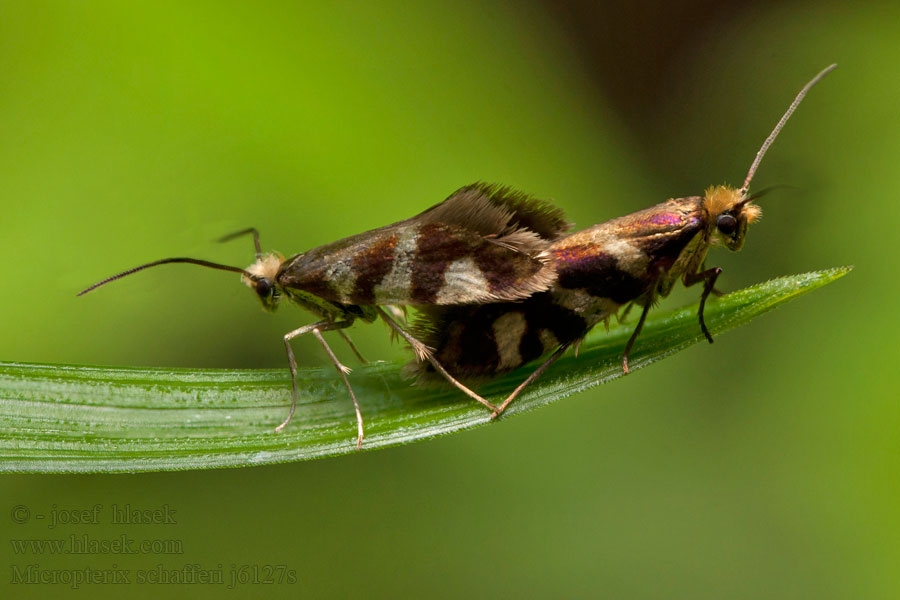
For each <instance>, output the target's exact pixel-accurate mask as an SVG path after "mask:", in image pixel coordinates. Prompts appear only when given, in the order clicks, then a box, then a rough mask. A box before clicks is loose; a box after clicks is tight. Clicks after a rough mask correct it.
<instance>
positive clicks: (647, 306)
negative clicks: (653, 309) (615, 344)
mask: <svg viewBox="0 0 900 600" xmlns="http://www.w3.org/2000/svg"><path fill="white" fill-rule="evenodd" d="M651 304H653V302H651V301H650V299H648V300H647V304H645V305H644V310H642V311H641V318H640V319H639V320H638V324H637V327H635V328H634V333H632V334H631V337H630V338H628V343H627V344H625V352H624V354H622V370H623V371H624V372H625V374H626V375H627V374H628V373H630V372H631V370H630V369H629V368H628V353H629V352H631V347H632V346H634V341H635V340H636V339H637V337H638V335H640V333H641V329H643V328H644V321H645V320H646V319H647V313H648V312H650V305H651Z"/></svg>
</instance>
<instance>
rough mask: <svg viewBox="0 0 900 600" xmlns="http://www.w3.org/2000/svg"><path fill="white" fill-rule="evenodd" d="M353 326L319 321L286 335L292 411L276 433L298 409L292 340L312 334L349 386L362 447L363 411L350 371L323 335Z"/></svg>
mask: <svg viewBox="0 0 900 600" xmlns="http://www.w3.org/2000/svg"><path fill="white" fill-rule="evenodd" d="M352 324H353V321H339V322H336V323H332V322H329V321H319V322H318V323H313V324H311V325H304V326H303V327H300V328H298V329H295V330H294V331H291V332H289V333H286V334H285V335H284V347H285V349H286V350H287V355H288V366H289V367H290V369H291V410H290V412H289V413H288V416H287V418H286V419H285V420H284V422H283V423H282V424H281V425H279V426H278V427H276V428H275V432H276V433H280V432H281V431H284V428H285V427H287V425H288V423H290V422H291V418H292V417H293V416H294V410H296V408H297V396H298V393H297V359H296V358H294V350H293V349H292V348H291V340H292V339H294V338H295V337H299V336H301V335H304V334H307V333H312V334H313V335H314V336H315V338H316V339H317V340H319V343H320V344H322V346H323V347H324V348H325V352H326V353H327V354H328V357H329V358H331V362H332V363H334V367H335V368H336V369H337V371H338V375H340V376H341V379H343V380H344V385H345V386H347V391H348V392H350V399H351V400H353V408H354V409H356V430H357V437H356V448H357V449H359V448H360V447H362V440H363V418H362V411H360V409H359V402H358V401H357V400H356V394H355V393H353V388H352V387H350V382H349V381H348V380H347V372H348V371H349V370H350V369H348V368H347V367H345V366H344V365H342V364H341V361H339V360H338V358H337V356H335V354H334V352H332V350H331V347H330V346H329V345H328V342H326V341H325V338H324V337H322V333H321V332H323V331H333V330H340V329H343V328H345V327H349V326H350V325H352Z"/></svg>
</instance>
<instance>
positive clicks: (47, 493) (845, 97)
mask: <svg viewBox="0 0 900 600" xmlns="http://www.w3.org/2000/svg"><path fill="white" fill-rule="evenodd" d="M831 62H837V63H839V64H840V67H839V69H838V70H837V71H835V72H834V73H833V74H832V75H830V76H829V77H828V78H827V79H825V80H824V81H823V82H822V83H821V84H820V85H819V86H818V87H817V88H816V89H814V90H813V92H812V93H811V94H810V96H809V97H808V99H807V100H806V102H805V103H804V105H803V106H801V108H800V109H799V111H798V112H797V113H796V115H795V117H794V119H793V120H792V121H791V122H790V123H789V124H788V126H787V127H786V129H785V131H784V133H783V135H782V137H781V138H780V139H779V140H778V141H777V142H776V144H775V145H774V146H773V148H772V149H771V151H770V152H769V154H768V155H767V158H766V160H765V161H764V162H763V165H762V167H761V169H760V171H759V173H758V176H757V178H756V180H755V182H754V187H755V189H762V188H763V187H766V186H769V185H773V184H790V185H792V186H796V187H795V189H788V190H781V191H778V192H773V193H772V194H771V195H770V196H768V197H766V198H765V199H764V200H763V201H762V204H763V205H764V208H765V217H764V219H763V220H762V222H761V223H760V224H758V225H754V227H753V229H752V231H751V232H750V234H749V237H748V241H747V245H746V247H745V249H744V250H743V251H742V252H741V253H740V254H735V255H732V254H730V253H728V252H725V251H721V250H720V251H717V252H716V253H715V254H713V255H712V264H718V265H721V266H722V267H723V268H724V270H725V272H724V275H723V277H722V278H721V279H720V280H719V281H720V287H722V288H723V289H726V290H730V289H736V288H739V287H743V286H745V285H749V284H752V283H754V282H758V281H761V280H764V279H767V278H770V277H773V276H777V275H782V274H789V273H796V272H801V271H806V270H812V269H818V268H825V267H831V266H836V265H843V264H855V265H856V269H855V270H854V271H853V272H852V273H851V274H850V275H849V276H848V277H846V278H845V279H842V280H841V281H839V282H837V283H836V284H834V285H832V286H829V287H827V288H825V289H823V290H821V291H818V292H816V293H814V294H812V295H810V296H807V297H804V298H802V299H801V300H799V301H797V302H796V303H793V304H791V305H789V306H788V307H786V308H783V309H780V310H778V311H776V312H775V313H773V314H771V315H768V316H766V317H764V318H762V319H760V320H758V321H756V322H755V323H753V324H751V325H750V326H747V327H744V328H742V329H740V330H737V331H735V332H732V333H729V334H727V335H723V336H721V337H720V339H719V340H718V341H717V343H716V344H715V345H714V346H709V345H706V344H702V345H697V346H695V347H693V348H691V349H690V350H688V351H685V352H683V353H681V354H679V355H677V356H675V357H673V358H671V359H668V360H666V361H664V362H662V363H661V364H658V365H654V366H653V367H652V368H650V369H647V370H644V371H641V372H639V373H636V374H635V375H633V376H631V377H628V378H625V379H623V380H618V381H616V382H615V383H612V384H609V385H605V386H602V387H600V388H598V389H595V390H593V391H591V392H590V393H584V394H581V395H579V396H576V397H574V398H570V399H568V400H566V401H565V402H561V403H557V404H555V405H553V406H552V407H549V408H546V409H542V410H540V411H536V412H533V413H530V414H528V415H526V416H523V417H519V418H515V419H510V420H507V421H504V422H501V423H498V424H496V425H494V426H491V427H483V428H480V429H478V430H477V431H473V432H468V433H463V434H457V435H452V436H449V437H445V438H442V439H438V440H434V441H431V442H427V443H419V444H414V445H411V446H407V447H402V448H397V449H392V450H387V451H379V452H371V453H365V452H363V453H359V454H356V455H352V456H347V457H344V458H339V459H330V460H320V461H313V462H309V463H302V464H287V465H281V466H276V467H266V468H257V469H237V470H220V471H209V472H186V473H160V474H149V475H139V476H137V475H135V476H71V477H48V476H4V477H3V478H2V480H0V481H2V486H0V487H2V491H0V498H2V500H3V504H2V506H0V508H2V509H3V511H4V512H2V514H3V515H7V514H9V513H8V511H9V509H10V507H12V506H13V505H16V504H22V505H26V506H28V507H30V509H31V510H32V512H35V513H37V512H47V511H49V510H51V507H52V505H57V507H58V508H60V509H73V508H90V507H91V506H93V505H94V504H97V503H101V504H103V505H104V506H107V507H108V506H110V505H111V504H113V503H118V504H119V505H122V504H125V503H130V504H131V505H132V507H141V508H154V507H158V506H162V505H168V506H170V507H171V509H174V510H177V520H178V523H177V525H174V526H170V527H168V528H164V527H161V526H157V527H152V526H129V527H126V528H124V529H123V526H114V525H110V524H104V525H98V526H91V527H87V528H86V526H69V527H68V528H65V527H60V528H59V529H57V530H56V531H55V532H54V531H49V530H48V529H47V527H46V526H45V525H41V524H38V523H37V522H35V521H32V522H30V523H27V524H24V525H19V524H15V523H13V522H12V520H11V519H9V518H7V517H6V516H3V517H2V519H3V530H4V532H6V534H7V535H6V536H5V537H6V538H7V539H4V542H3V543H4V545H3V556H4V557H5V561H4V564H3V569H4V570H3V575H2V582H3V585H4V586H9V584H10V573H11V566H12V565H19V566H20V567H21V566H22V565H27V564H38V565H39V566H40V568H42V569H69V568H78V567H82V568H83V567H85V566H91V567H93V568H97V569H101V568H109V567H110V566H111V565H112V564H116V565H118V567H119V568H129V569H138V568H152V567H154V566H155V565H157V564H162V565H164V566H166V567H167V568H180V567H181V566H183V565H185V564H194V563H195V564H198V565H200V566H201V567H202V568H216V565H218V564H221V565H223V568H224V569H225V571H226V572H227V571H228V569H229V567H230V565H236V566H237V567H241V566H243V565H250V566H253V565H257V566H265V565H279V564H280V565H287V567H288V568H291V569H294V570H295V571H296V574H297V581H296V583H294V584H286V583H283V584H281V585H251V584H247V585H244V586H241V587H239V588H238V589H235V590H231V591H230V593H232V594H234V595H240V596H243V597H251V596H260V597H261V596H265V597H283V596H284V597H287V596H289V595H290V597H304V598H319V597H347V596H350V595H351V594H352V595H354V596H357V597H403V596H411V595H413V594H415V595H417V596H425V597H459V596H462V595H466V596H469V597H498V596H504V597H508V596H513V595H515V596H518V597H551V596H552V597H609V598H726V597H727V598H760V597H767V598H798V597H817V598H849V597H856V598H896V597H898V595H900V575H898V569H897V565H898V564H900V542H898V539H900V538H898V536H900V511H898V495H900V494H898V491H900V489H898V488H900V486H898V467H900V460H898V458H900V442H898V439H900V436H898V434H900V430H898V425H900V411H898V402H897V398H898V391H897V389H898V386H897V384H898V376H897V367H896V362H897V360H898V357H900V351H898V345H897V343H896V340H897V339H898V333H900V332H898V322H900V320H898V318H897V316H896V309H895V306H896V303H897V293H898V283H897V276H896V275H897V271H896V266H891V265H896V262H895V258H896V256H897V246H896V239H897V236H896V233H895V232H894V231H893V229H892V225H891V224H892V223H897V222H900V219H898V216H900V215H898V213H900V209H898V206H900V202H898V200H897V198H896V197H895V196H896V194H895V193H894V192H893V191H892V190H895V189H896V187H895V186H896V183H897V175H896V173H897V164H898V162H900V117H898V111H897V107H898V99H900V80H898V78H897V75H896V71H897V67H896V65H897V64H900V10H898V8H897V6H896V4H895V3H884V4H879V3H869V4H866V5H861V6H856V7H854V8H852V9H851V8H849V7H848V6H847V5H845V4H844V3H837V2H834V3H829V2H802V1H794V2H764V3H750V2H735V3H728V4H727V5H725V4H720V3H714V2H711V1H708V0H690V1H688V2H686V3H679V4H678V5H677V6H673V5H669V4H667V3H662V2H652V1H651V2H645V3H637V5H636V6H634V7H630V8H625V7H621V6H620V7H607V6H603V5H594V4H591V3H586V2H578V1H573V0H568V1H563V2H546V3H541V2H525V3H519V2H510V3H503V4H493V3H491V4H488V3H482V2H446V3H435V2H430V3H422V4H418V5H412V4H409V3H403V2H397V3H383V2H379V3H363V2H358V3H340V4H331V3H329V4H328V5H327V6H326V5H325V4H307V3H297V2H268V3H237V2H209V3H206V2H190V3H182V2H166V3H163V2H147V3H137V2H89V3H82V2H24V1H20V2H2V3H0V182H2V189H3V192H2V194H3V200H2V202H3V212H2V220H0V228H2V229H0V233H2V236H0V239H2V244H3V248H4V256H5V259H6V260H5V262H4V266H3V267H2V274H3V277H2V279H3V281H4V282H5V283H4V286H3V289H4V293H3V294H2V295H0V314H2V315H3V335H2V337H0V358H2V359H3V360H17V361H40V362H63V363H81V364H108V365H161V366H162V365H165V366H193V367H229V366H232V367H253V366H258V367H282V366H284V365H285V358H284V350H283V347H282V344H281V341H280V336H281V335H282V334H283V333H284V332H285V331H288V330H289V329H291V328H294V327H297V326H298V325H299V324H302V323H306V322H309V316H308V315H306V314H304V313H303V312H302V311H300V310H298V309H296V308H293V307H285V308H283V309H282V310H281V311H280V312H279V313H277V314H276V315H274V316H272V315H268V314H265V313H263V312H262V310H261V309H260V308H259V305H258V303H257V301H256V299H255V298H254V297H253V295H252V293H251V292H250V291H249V290H247V289H246V288H244V287H243V286H241V285H240V284H239V282H238V281H237V278H236V277H235V276H231V275H226V274H223V273H220V272H214V271H207V270H203V269H199V268H192V267H184V266H172V267H165V268H160V269H157V270H154V271H148V272H146V273H143V274H141V275H140V276H136V277H133V278H130V279H127V280H124V281H121V282H118V283H116V284H115V285H114V286H110V287H109V288H106V289H104V290H102V291H99V292H97V293H95V294H92V295H91V296H87V297H84V298H79V299H76V298H75V292H76V291H78V290H79V289H81V288H83V287H84V286H86V285H87V284H89V283H92V282H93V281H96V280H97V279H99V278H102V277H105V276H107V275H109V274H112V273H114V272H116V271H118V270H121V269H124V268H127V267H131V266H134V265H135V264H139V263H142V262H145V261H149V260H153V259H157V258H162V257H166V256H182V255H188V256H197V257H201V258H206V259H210V260H216V261H221V262H225V263H229V264H237V265H241V266H243V265H246V264H249V263H250V262H251V260H252V248H251V243H250V241H249V240H240V241H235V242H233V243H230V244H226V245H219V244H214V243H212V242H211V240H213V239H215V238H216V237H218V236H220V235H222V234H224V233H227V232H230V231H232V230H235V229H239V228H243V227H246V226H251V225H252V226H256V227H258V228H259V229H260V231H261V232H262V242H263V245H264V247H265V248H267V249H277V250H280V251H281V252H284V253H294V252H298V251H301V250H304V249H307V248H310V247H313V246H316V245H318V244H322V243H326V242H330V241H332V240H334V239H337V238H340V237H343V236H346V235H350V234H353V233H358V232H360V231H362V230H365V229H370V228H373V227H376V226H380V225H384V224H387V223H389V222H392V221H395V220H399V219H403V218H406V217H408V216H410V215H412V214H415V213H416V212H418V211H420V210H421V209H423V208H425V207H427V206H430V205H431V204H433V203H435V202H437V201H439V200H441V199H443V198H444V197H445V196H446V195H447V194H448V193H450V192H451V191H453V190H454V189H456V188H457V187H459V186H461V185H464V184H467V183H470V182H473V181H476V180H486V181H496V182H503V183H506V184H511V185H514V186H516V187H519V188H521V189H523V190H526V191H528V192H531V193H534V194H536V195H538V196H539V197H543V198H549V199H553V200H554V201H556V202H557V203H558V204H559V205H560V206H562V207H564V208H565V209H566V211H567V212H568V214H569V215H570V217H571V218H572V219H573V220H574V221H576V223H577V224H578V226H579V227H586V226H588V225H590V224H593V223H595V222H599V221H602V220H606V219H608V218H611V217H614V216H619V215H622V214H625V213H628V212H631V211H634V210H637V209H640V208H644V207H646V206H649V205H650V204H653V203H656V202H658V201H661V200H663V199H665V198H668V197H671V196H684V195H692V194H697V193H701V192H702V190H703V189H704V188H705V187H706V186H708V185H710V184H716V183H723V182H730V183H732V184H734V185H738V184H740V182H741V180H742V178H743V176H744V174H745V172H746V169H747V167H748V166H749V163H750V162H751V160H752V158H753V156H754V153H755V152H756V150H757V148H758V146H759V144H760V143H761V142H762V140H763V138H764V137H765V136H766V134H767V133H768V132H769V131H770V129H771V127H772V126H773V125H774V123H775V121H776V120H777V119H778V117H779V116H780V115H781V113H782V111H783V110H784V109H785V108H786V106H787V104H788V103H789V102H790V100H791V99H792V98H793V95H794V94H795V93H796V92H797V90H798V89H799V88H800V87H801V86H802V85H803V84H804V83H805V82H806V81H807V80H808V79H809V78H811V77H812V76H813V75H814V74H815V73H816V72H818V71H819V70H820V69H821V68H823V67H825V66H826V65H828V64H829V63H831ZM892 257H893V258H892ZM696 297H697V294H696V292H695V290H690V291H684V290H682V291H681V292H679V293H678V294H673V297H671V298H670V299H668V300H666V301H665V303H664V305H665V306H667V307H674V306H678V305H679V304H682V303H687V302H691V301H695V300H696ZM387 338H388V336H387V334H386V329H385V328H384V327H383V326H382V325H371V326H365V325H360V326H357V327H356V328H355V332H354V339H355V340H357V341H358V343H359V344H360V346H361V348H362V350H363V352H364V353H365V354H367V355H368V356H370V357H377V358H383V359H396V358H399V357H402V356H403V354H404V350H403V348H402V347H400V346H398V345H393V346H392V345H390V344H389V342H388V340H387ZM313 344H314V342H308V341H307V342H304V341H302V340H301V341H300V342H298V343H297V344H296V347H297V349H298V359H299V361H300V362H301V364H305V365H321V364H325V357H324V356H323V354H322V353H321V352H320V350H319V349H318V348H317V347H315V346H314V345H313ZM348 362H349V363H350V364H354V363H353V361H352V360H351V359H349V358H348ZM351 437H352V423H350V424H348V443H349V440H350V438H351ZM123 532H124V533H127V534H128V535H129V536H132V537H138V538H140V537H157V538H173V539H180V540H182V542H183V548H184V553H183V554H181V555H176V556H160V555H151V556H147V555H139V556H117V555H108V554H107V555H101V556H94V557H92V556H86V555H81V556H72V555H69V556H62V557H60V556H53V555H50V554H40V555H21V554H15V552H14V549H13V547H12V546H11V545H10V544H9V539H12V538H48V537H60V536H62V537H65V536H68V535H69V534H77V535H81V534H84V533H87V534H89V535H91V536H94V537H104V536H105V537H117V536H119V535H120V534H122V533H123ZM12 589H13V591H14V592H15V593H16V597H46V594H48V593H49V592H56V593H63V592H67V591H70V589H69V587H67V586H65V585H57V586H53V585H43V586H42V585H31V586H21V585H19V586H12ZM83 589H88V590H90V592H89V593H91V595H92V596H96V597H107V596H108V597H113V596H115V597H121V595H122V594H126V595H127V596H129V597H135V598H141V597H148V598H149V597H157V596H158V595H159V594H160V593H165V594H171V595H176V596H187V595H191V596H192V597H194V596H196V597H211V596H213V595H219V594H222V593H223V591H224V586H217V585H185V586H177V585H169V586H151V585H137V584H132V585H130V586H112V585H96V586H87V587H86V588H82V590H83Z"/></svg>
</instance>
